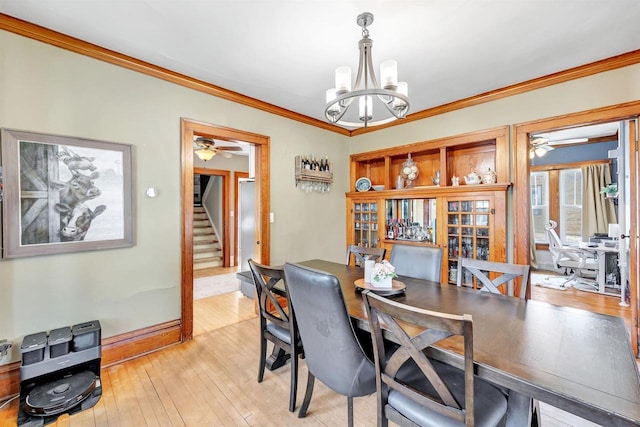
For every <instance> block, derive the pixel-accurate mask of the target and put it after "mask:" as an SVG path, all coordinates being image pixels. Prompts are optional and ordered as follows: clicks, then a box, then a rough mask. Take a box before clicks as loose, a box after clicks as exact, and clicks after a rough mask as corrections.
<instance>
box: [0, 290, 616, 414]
mask: <svg viewBox="0 0 640 427" xmlns="http://www.w3.org/2000/svg"><path fill="white" fill-rule="evenodd" d="M532 290H533V291H534V298H535V299H539V300H545V301H548V302H554V301H555V302H557V301H562V300H566V301H569V300H573V301H572V302H573V304H577V305H583V306H592V308H593V307H596V308H597V307H600V308H601V309H602V310H604V311H616V310H618V308H617V307H616V305H617V303H616V301H615V299H613V298H608V297H603V298H607V299H604V300H602V301H597V300H599V299H598V298H597V297H598V296H594V295H582V294H583V292H579V291H576V293H575V295H573V294H572V291H571V290H569V291H553V290H549V289H545V288H537V289H534V288H532ZM594 297H596V298H595V299H594ZM623 311H624V310H623ZM611 314H615V313H611ZM257 332H258V319H257V316H256V314H255V311H254V303H253V300H251V299H248V298H245V297H243V296H242V295H241V294H240V292H233V293H230V294H224V295H219V296H215V297H211V298H205V299H202V300H197V301H195V302H194V339H193V340H192V341H190V342H187V343H184V344H181V345H176V346H173V347H170V348H167V349H165V350H162V351H159V352H156V353H153V354H150V355H147V356H144V357H140V358H138V359H135V360H131V361H128V362H124V363H121V364H119V365H115V366H111V367H109V368H105V369H103V370H102V386H103V396H102V398H101V399H100V401H99V402H98V404H97V405H96V406H95V407H93V408H91V409H88V410H85V411H82V412H80V413H77V414H74V415H72V416H68V415H62V416H61V417H59V418H58V420H57V422H56V423H53V424H50V426H54V427H58V426H65V427H66V426H74V427H75V426H81V427H84V426H110V427H115V426H123V427H128V426H135V427H138V426H198V427H199V426H285V425H286V426H288V425H301V426H302V425H309V426H344V425H346V399H345V398H344V397H342V396H339V395H337V394H336V393H334V392H332V391H331V390H329V389H328V388H327V387H325V386H324V385H322V383H320V382H316V388H315V392H314V396H313V400H312V402H311V406H310V408H309V413H308V415H307V417H306V418H304V419H298V418H297V416H296V414H295V413H290V412H288V410H287V406H288V393H289V391H288V390H289V367H288V366H285V367H283V368H281V369H278V370H277V371H275V372H270V371H267V372H266V373H265V377H264V381H263V382H262V383H260V384H259V383H258V382H257V381H256V377H257V366H258V339H257ZM299 375H300V376H299V387H298V408H299V406H300V403H301V401H302V397H303V395H304V385H305V379H306V375H307V371H306V365H305V363H304V361H303V362H301V363H300V372H299ZM375 406H376V403H375V395H372V396H368V397H363V398H357V399H355V404H354V418H355V420H356V421H355V424H356V426H373V425H375V424H376V419H375ZM17 410H18V402H17V401H13V402H12V403H11V404H10V405H8V407H6V408H4V409H3V410H1V411H0V426H3V427H9V426H11V427H13V426H16V414H17ZM542 422H543V426H545V427H569V426H571V427H592V426H595V424H593V423H589V422H587V421H585V420H582V419H579V418H577V417H574V416H573V415H570V414H567V413H565V412H562V411H560V410H557V409H555V408H553V407H550V406H548V405H544V404H543V405H542Z"/></svg>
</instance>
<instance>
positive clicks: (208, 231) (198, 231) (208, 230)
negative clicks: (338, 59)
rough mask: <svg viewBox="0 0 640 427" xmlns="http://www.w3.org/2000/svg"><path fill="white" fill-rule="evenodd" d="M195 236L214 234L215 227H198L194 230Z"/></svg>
mask: <svg viewBox="0 0 640 427" xmlns="http://www.w3.org/2000/svg"><path fill="white" fill-rule="evenodd" d="M193 234H198V235H203V234H211V235H214V236H215V234H213V227H198V228H194V229H193Z"/></svg>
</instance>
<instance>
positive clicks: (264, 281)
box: [249, 259, 304, 412]
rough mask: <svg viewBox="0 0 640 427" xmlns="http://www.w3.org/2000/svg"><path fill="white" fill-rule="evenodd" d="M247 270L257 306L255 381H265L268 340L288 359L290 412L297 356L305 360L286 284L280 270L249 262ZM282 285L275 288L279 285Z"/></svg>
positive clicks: (294, 401)
mask: <svg viewBox="0 0 640 427" xmlns="http://www.w3.org/2000/svg"><path fill="white" fill-rule="evenodd" d="M249 268H250V269H251V276H252V277H253V283H254V284H255V286H256V296H257V301H258V306H259V307H260V365H259V367H258V382H259V383H261V382H262V379H263V378H264V368H265V366H266V356H267V340H268V341H271V342H272V343H273V344H274V345H275V346H277V347H279V348H280V349H282V350H284V351H286V352H287V353H288V354H289V355H290V356H291V385H290V392H289V411H290V412H293V411H294V410H295V409H296V395H297V391H298V357H304V350H303V348H302V341H301V340H300V335H299V334H298V327H297V325H296V322H295V317H294V314H293V309H292V305H291V301H290V299H289V292H288V288H287V283H286V280H285V277H284V270H283V269H282V267H270V266H266V265H262V264H258V263H257V262H255V261H254V260H252V259H250V260H249ZM280 282H282V286H280V287H279V289H278V288H276V285H277V284H278V283H280Z"/></svg>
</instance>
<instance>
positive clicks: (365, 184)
mask: <svg viewBox="0 0 640 427" xmlns="http://www.w3.org/2000/svg"><path fill="white" fill-rule="evenodd" d="M370 189H371V181H370V180H369V178H366V177H364V176H363V177H362V178H358V180H357V181H356V190H358V191H369V190H370Z"/></svg>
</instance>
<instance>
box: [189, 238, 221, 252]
mask: <svg viewBox="0 0 640 427" xmlns="http://www.w3.org/2000/svg"><path fill="white" fill-rule="evenodd" d="M219 250H222V248H220V242H218V241H215V242H207V243H196V242H193V253H196V252H202V251H219Z"/></svg>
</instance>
